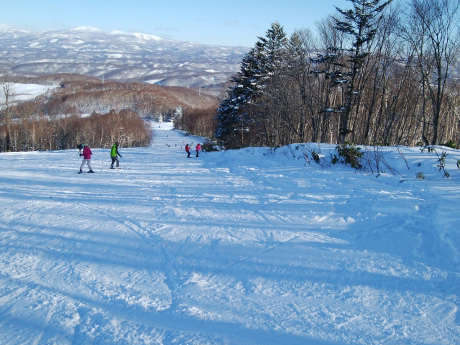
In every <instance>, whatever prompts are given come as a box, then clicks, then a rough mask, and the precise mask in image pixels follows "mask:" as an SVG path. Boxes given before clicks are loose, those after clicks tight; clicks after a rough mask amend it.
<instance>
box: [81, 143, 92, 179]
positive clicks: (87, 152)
mask: <svg viewBox="0 0 460 345" xmlns="http://www.w3.org/2000/svg"><path fill="white" fill-rule="evenodd" d="M92 154H93V153H92V152H91V149H90V148H89V146H88V145H86V144H85V145H83V153H80V157H81V156H83V161H82V162H81V166H80V172H79V174H81V173H82V172H83V166H84V165H85V163H86V164H87V165H88V169H89V171H88V172H89V173H93V172H94V171H93V169H92V168H91V155H92Z"/></svg>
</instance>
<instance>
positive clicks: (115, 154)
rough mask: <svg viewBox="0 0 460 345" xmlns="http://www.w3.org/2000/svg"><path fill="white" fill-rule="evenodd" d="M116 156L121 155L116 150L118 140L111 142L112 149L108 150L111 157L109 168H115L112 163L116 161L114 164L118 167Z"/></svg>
mask: <svg viewBox="0 0 460 345" xmlns="http://www.w3.org/2000/svg"><path fill="white" fill-rule="evenodd" d="M118 156H120V157H121V154H120V152H118V141H116V142H115V144H113V146H112V149H111V150H110V157H112V165H110V169H115V168H114V167H113V164H114V163H115V162H117V164H116V166H117V168H118V167H119V165H120V163H119V161H118Z"/></svg>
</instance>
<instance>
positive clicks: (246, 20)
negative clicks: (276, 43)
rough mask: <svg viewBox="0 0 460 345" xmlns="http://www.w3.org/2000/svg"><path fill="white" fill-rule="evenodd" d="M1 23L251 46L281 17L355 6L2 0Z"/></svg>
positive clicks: (296, 20) (304, 22)
mask: <svg viewBox="0 0 460 345" xmlns="http://www.w3.org/2000/svg"><path fill="white" fill-rule="evenodd" d="M2 3H3V5H4V6H0V8H1V11H0V25H2V26H3V25H6V26H8V27H14V28H19V29H26V30H32V31H43V30H56V29H67V28H73V27H78V26H92V27H96V28H100V29H103V30H107V31H112V30H119V31H124V32H129V33H134V32H140V33H147V34H152V35H156V36H159V37H162V38H168V39H174V40H179V41H192V42H198V43H205V44H218V45H231V46H237V45H242V46H247V47H252V46H253V45H254V44H255V42H256V41H257V37H259V36H265V33H266V31H267V30H268V29H269V28H270V25H271V23H273V22H275V21H278V22H279V23H280V24H281V25H282V26H283V27H284V29H285V31H286V33H287V34H288V35H291V34H292V33H293V32H294V30H295V29H302V28H312V29H314V28H315V22H316V21H318V20H321V19H323V18H324V17H326V16H327V15H330V14H334V13H336V10H335V7H334V6H337V7H339V8H342V9H346V8H350V7H351V3H350V2H348V1H347V0H246V1H241V0H213V1H210V0H190V1H187V0H162V1H157V0H40V1H37V0H14V1H8V0H0V5H1V4H2Z"/></svg>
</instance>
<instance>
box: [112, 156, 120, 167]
mask: <svg viewBox="0 0 460 345" xmlns="http://www.w3.org/2000/svg"><path fill="white" fill-rule="evenodd" d="M115 162H117V165H116V166H117V168H118V166H119V164H120V163H119V162H118V157H117V156H115V157H112V165H111V166H110V169H113V164H114V163H115Z"/></svg>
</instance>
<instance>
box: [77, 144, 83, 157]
mask: <svg viewBox="0 0 460 345" xmlns="http://www.w3.org/2000/svg"><path fill="white" fill-rule="evenodd" d="M77 149H78V154H79V155H80V156H81V150H83V145H82V144H81V143H80V144H78V146H77Z"/></svg>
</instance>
